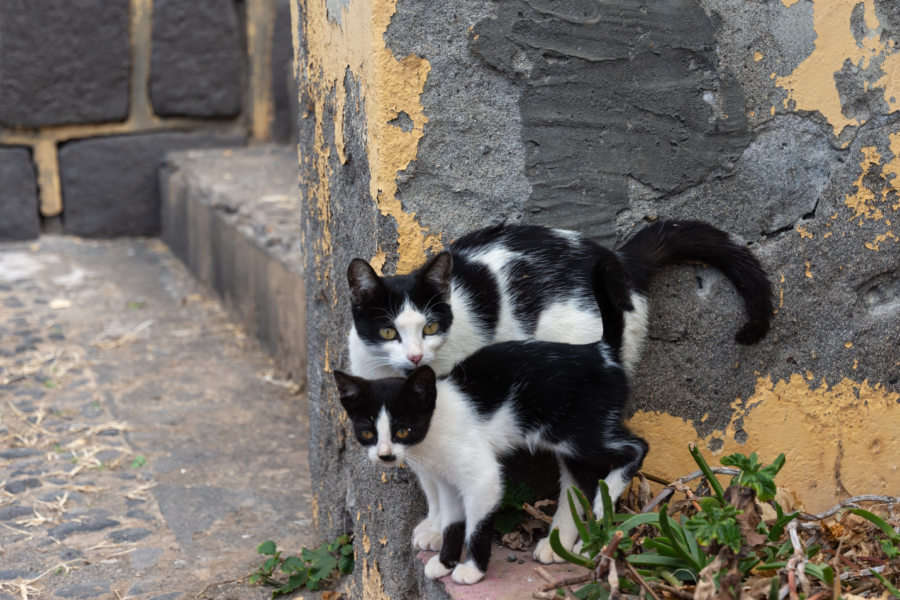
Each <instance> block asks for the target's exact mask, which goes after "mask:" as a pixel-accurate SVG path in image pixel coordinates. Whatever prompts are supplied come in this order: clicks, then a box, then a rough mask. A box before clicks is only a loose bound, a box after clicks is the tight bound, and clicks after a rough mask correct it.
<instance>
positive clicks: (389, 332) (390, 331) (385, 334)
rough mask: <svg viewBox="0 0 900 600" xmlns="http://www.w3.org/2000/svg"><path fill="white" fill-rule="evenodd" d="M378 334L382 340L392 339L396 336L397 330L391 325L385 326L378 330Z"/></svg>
mask: <svg viewBox="0 0 900 600" xmlns="http://www.w3.org/2000/svg"><path fill="white" fill-rule="evenodd" d="M378 335H380V336H381V339H383V340H392V339H394V338H395V337H397V330H396V329H394V328H393V327H385V328H384V329H379V330H378Z"/></svg>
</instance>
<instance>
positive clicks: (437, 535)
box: [413, 473, 443, 550]
mask: <svg viewBox="0 0 900 600" xmlns="http://www.w3.org/2000/svg"><path fill="white" fill-rule="evenodd" d="M416 475H417V476H418V478H419V485H421V486H422V491H423V492H425V499H426V500H427V501H428V516H426V517H425V518H424V519H423V520H422V522H420V523H419V524H418V525H416V527H415V529H413V547H414V548H418V549H419V550H440V549H441V541H442V539H443V538H442V536H441V529H442V528H441V510H440V506H441V505H440V495H439V494H438V485H437V482H436V481H435V480H434V479H433V478H431V477H430V476H428V475H425V474H422V473H417V474H416Z"/></svg>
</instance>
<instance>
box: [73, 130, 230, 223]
mask: <svg viewBox="0 0 900 600" xmlns="http://www.w3.org/2000/svg"><path fill="white" fill-rule="evenodd" d="M242 142H243V138H242V137H240V136H237V135H232V136H224V135H209V134H190V133H154V134H147V135H134V136H114V137H106V138H95V139H89V140H83V141H77V142H70V143H68V144H65V145H63V146H62V148H61V149H60V152H59V162H60V175H61V179H62V193H63V228H64V231H65V232H66V233H69V234H73V235H81V236H85V237H115V236H120V235H156V234H158V233H159V232H160V202H159V181H158V176H157V172H158V170H159V167H160V166H161V165H162V162H163V159H164V157H165V154H166V152H168V151H170V150H184V149H188V148H210V147H215V146H234V145H239V144H241V143H242Z"/></svg>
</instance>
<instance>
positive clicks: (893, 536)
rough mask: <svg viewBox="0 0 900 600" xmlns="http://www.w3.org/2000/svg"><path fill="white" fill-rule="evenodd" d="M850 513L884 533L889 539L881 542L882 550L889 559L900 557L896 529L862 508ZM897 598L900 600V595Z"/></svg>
mask: <svg viewBox="0 0 900 600" xmlns="http://www.w3.org/2000/svg"><path fill="white" fill-rule="evenodd" d="M849 512H851V513H853V514H854V515H857V516H860V517H862V518H863V519H866V520H868V521H870V522H871V523H874V524H875V525H876V526H877V527H878V529H880V530H881V531H883V532H884V534H885V535H886V536H887V539H884V540H881V549H882V550H884V553H885V554H886V555H887V556H888V558H897V557H900V533H897V532H896V531H894V528H893V527H891V526H890V525H888V524H887V521H885V520H884V519H882V518H881V517H879V516H878V515H875V514H872V513H870V512H869V511H867V510H863V509H861V508H851V509H849ZM897 597H898V598H900V594H898V595H897Z"/></svg>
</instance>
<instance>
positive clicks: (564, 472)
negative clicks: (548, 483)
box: [534, 460, 578, 565]
mask: <svg viewBox="0 0 900 600" xmlns="http://www.w3.org/2000/svg"><path fill="white" fill-rule="evenodd" d="M574 485H575V479H574V478H573V477H572V474H571V473H570V472H569V469H567V468H566V465H565V464H564V463H563V461H562V460H560V461H559V502H558V503H557V505H556V514H555V515H553V522H552V523H550V531H553V530H554V529H559V541H560V542H561V543H562V545H563V548H565V549H566V550H572V549H574V547H575V544H576V542H577V541H578V529H576V528H575V521H573V520H572V511H570V510H569V497H568V494H567V493H566V492H567V491H568V490H569V488H570V487H572V486H574ZM534 560H536V561H538V562H542V563H544V564H545V565H546V564H550V563H554V562H558V563H561V562H565V560H564V559H563V558H562V557H560V556H559V555H558V554H557V553H556V552H554V551H553V548H551V547H550V536H549V535H548V536H547V537H545V538H544V539H542V540H540V541H539V542H538V543H537V546H535V548H534Z"/></svg>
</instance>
